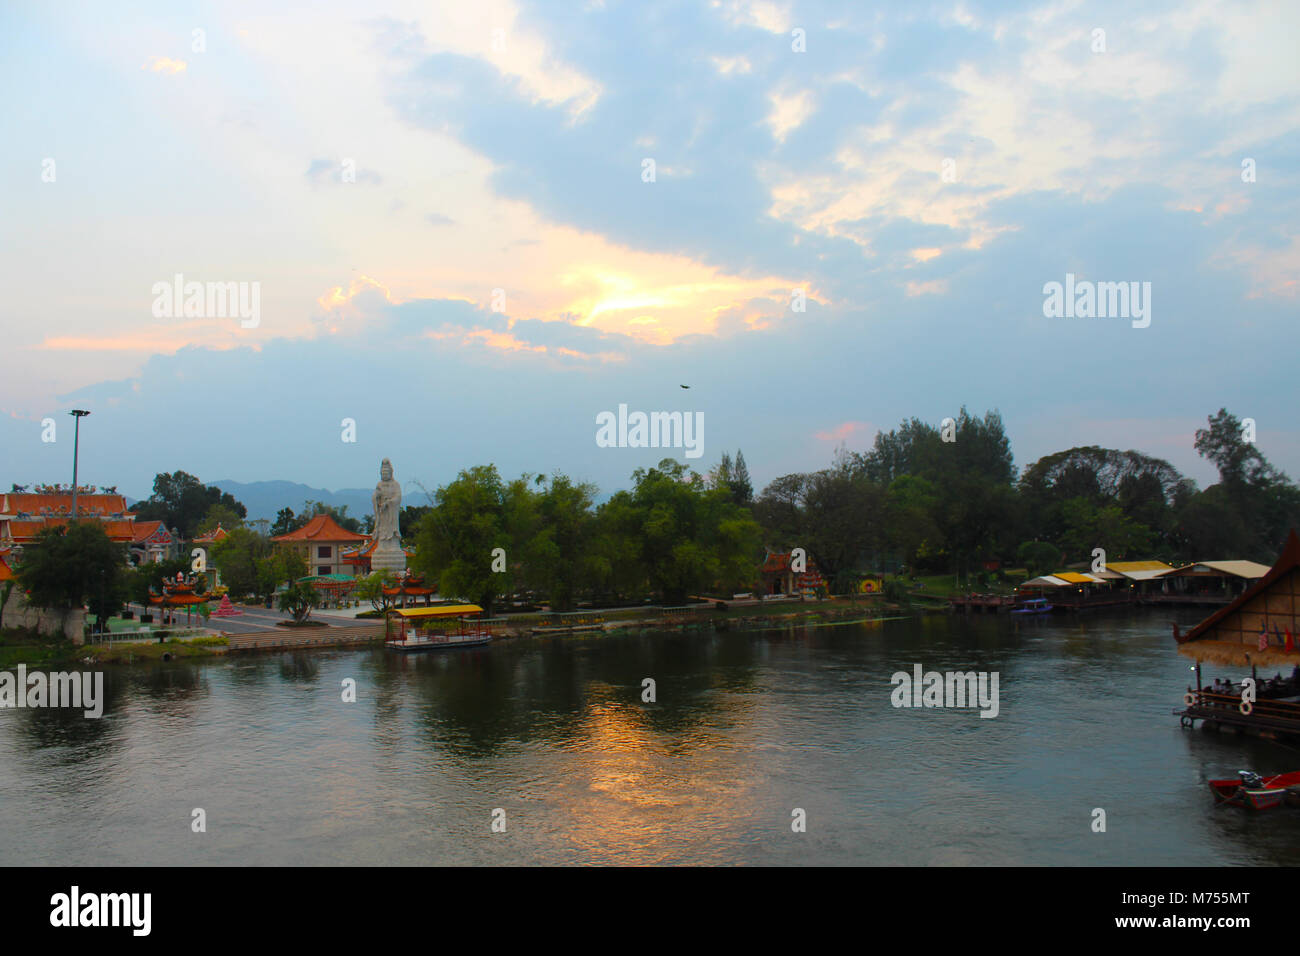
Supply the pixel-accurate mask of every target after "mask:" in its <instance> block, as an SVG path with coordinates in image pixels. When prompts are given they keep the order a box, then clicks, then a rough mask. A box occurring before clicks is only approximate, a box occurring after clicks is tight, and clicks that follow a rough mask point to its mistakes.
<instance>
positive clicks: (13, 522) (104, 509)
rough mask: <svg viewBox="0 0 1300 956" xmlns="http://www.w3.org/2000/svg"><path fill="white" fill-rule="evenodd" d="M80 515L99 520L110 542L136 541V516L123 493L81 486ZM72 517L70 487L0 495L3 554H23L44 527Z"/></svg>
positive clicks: (79, 490)
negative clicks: (129, 507) (106, 491)
mask: <svg viewBox="0 0 1300 956" xmlns="http://www.w3.org/2000/svg"><path fill="white" fill-rule="evenodd" d="M77 515H78V517H79V519H80V520H83V521H85V520H94V521H98V522H100V523H101V525H102V526H103V528H104V531H105V533H106V534H107V535H108V537H109V540H111V541H115V542H117V543H119V544H126V545H131V544H134V543H135V540H136V531H135V515H133V514H131V513H130V511H129V510H128V508H127V504H126V497H125V496H123V495H119V494H116V493H113V494H101V493H99V492H98V491H97V490H96V489H95V487H94V486H93V485H90V486H86V487H85V488H84V489H82V488H78V490H77ZM71 517H72V489H71V488H69V489H66V490H65V489H64V488H63V487H62V486H45V487H41V488H38V490H37V491H36V492H34V493H28V492H8V493H5V494H0V553H6V552H12V554H11V557H17V556H19V555H21V554H22V549H23V548H24V547H26V546H28V545H30V544H32V543H33V542H35V541H36V537H37V535H39V534H40V533H41V532H42V531H43V530H45V529H46V528H53V527H59V526H61V525H65V524H67V523H68V520H69V519H70V518H71Z"/></svg>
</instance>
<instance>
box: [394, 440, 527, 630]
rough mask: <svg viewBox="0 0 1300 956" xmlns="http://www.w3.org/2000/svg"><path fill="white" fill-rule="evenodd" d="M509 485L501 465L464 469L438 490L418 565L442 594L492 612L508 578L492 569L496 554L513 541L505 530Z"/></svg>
mask: <svg viewBox="0 0 1300 956" xmlns="http://www.w3.org/2000/svg"><path fill="white" fill-rule="evenodd" d="M505 497H506V492H505V486H504V485H503V484H502V482H501V476H500V475H499V474H498V473H497V469H496V466H495V465H478V466H475V467H474V468H471V469H469V470H467V471H462V472H460V474H459V475H457V477H456V480H455V481H453V482H451V483H450V484H448V485H445V486H443V487H441V488H439V489H438V491H437V492H436V493H435V495H434V505H433V507H432V508H431V509H430V511H429V512H428V513H427V514H426V515H425V516H424V517H423V518H422V519H420V523H419V525H418V530H417V532H416V536H415V539H416V545H415V557H414V558H413V559H412V562H411V563H412V566H413V567H415V568H416V569H417V570H420V571H423V572H424V573H425V574H426V575H427V576H428V577H429V578H430V579H436V580H437V581H438V591H439V592H440V593H442V594H450V595H457V596H459V597H463V598H467V599H469V600H471V601H473V602H474V603H476V604H479V605H481V606H482V607H483V608H484V609H485V610H486V611H487V612H488V613H491V610H492V605H493V602H494V600H495V598H496V596H497V595H498V594H499V593H501V591H502V590H503V582H502V581H501V578H500V576H499V575H498V574H496V573H494V572H493V571H492V552H493V549H495V548H504V547H506V546H507V545H508V544H509V543H510V542H509V538H508V536H507V533H506V528H505V517H504V512H505Z"/></svg>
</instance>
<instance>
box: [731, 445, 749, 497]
mask: <svg viewBox="0 0 1300 956" xmlns="http://www.w3.org/2000/svg"><path fill="white" fill-rule="evenodd" d="M731 492H732V496H733V497H734V499H735V501H736V504H738V505H750V504H752V503H753V501H754V485H753V483H752V482H751V481H750V480H749V467H748V466H747V465H746V464H745V453H744V452H743V451H741V450H740V449H739V448H737V449H736V464H735V466H734V467H733V468H732V470H731Z"/></svg>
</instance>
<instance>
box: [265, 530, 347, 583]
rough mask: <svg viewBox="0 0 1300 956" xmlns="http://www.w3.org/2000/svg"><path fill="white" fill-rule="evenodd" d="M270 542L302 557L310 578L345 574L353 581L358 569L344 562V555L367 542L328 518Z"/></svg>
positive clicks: (279, 536)
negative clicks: (305, 562) (346, 550)
mask: <svg viewBox="0 0 1300 956" xmlns="http://www.w3.org/2000/svg"><path fill="white" fill-rule="evenodd" d="M271 540H272V541H274V542H275V543H276V544H281V545H287V546H288V547H291V548H293V549H294V550H295V551H297V552H298V553H299V554H301V555H302V556H303V558H305V559H306V561H307V567H308V569H309V572H310V573H311V574H313V575H325V574H347V575H349V576H352V577H356V568H357V565H355V564H348V563H347V562H345V561H344V560H343V551H344V549H346V548H356V547H357V546H359V545H361V544H363V543H365V542H367V541H369V539H368V538H367V537H366V536H365V535H364V534H357V533H356V532H354V531H348V530H346V529H345V528H342V527H340V526H339V523H338V522H337V521H335V520H334V519H333V518H332V517H331V516H330V515H316V517H314V518H312V519H311V520H310V521H308V522H307V523H306V524H305V525H303V526H302V527H301V528H299V529H298V530H297V531H290V532H289V533H288V534H281V535H276V536H275V537H274V538H272V539H271Z"/></svg>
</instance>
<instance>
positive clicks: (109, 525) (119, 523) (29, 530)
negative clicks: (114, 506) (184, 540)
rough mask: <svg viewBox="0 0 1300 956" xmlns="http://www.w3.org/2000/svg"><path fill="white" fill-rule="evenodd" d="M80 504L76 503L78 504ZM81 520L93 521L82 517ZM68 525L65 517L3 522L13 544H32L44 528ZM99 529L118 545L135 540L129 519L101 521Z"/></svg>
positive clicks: (131, 522)
mask: <svg viewBox="0 0 1300 956" xmlns="http://www.w3.org/2000/svg"><path fill="white" fill-rule="evenodd" d="M79 503H80V502H78V504H79ZM81 520H83V521H86V520H92V521H93V520H95V519H93V518H91V519H87V518H85V517H83V518H82V519H81ZM67 523H68V518H67V516H66V515H64V516H62V517H58V518H43V519H42V518H35V519H33V520H31V521H28V520H26V519H23V520H21V521H19V520H18V519H16V518H15V519H10V520H8V521H6V522H5V526H6V528H7V529H8V532H9V537H10V538H11V539H13V542H14V544H32V543H33V542H35V540H36V536H37V535H38V534H40V532H41V531H42V530H44V529H45V528H60V527H62V526H63V525H65V524H67ZM99 524H100V527H102V528H103V529H104V533H105V534H107V535H108V537H109V540H110V541H115V542H117V543H119V544H121V543H124V542H127V541H133V540H135V531H134V527H133V526H134V522H133V521H132V520H131V519H130V518H115V519H112V520H109V521H103V520H101V521H100V522H99Z"/></svg>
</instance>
